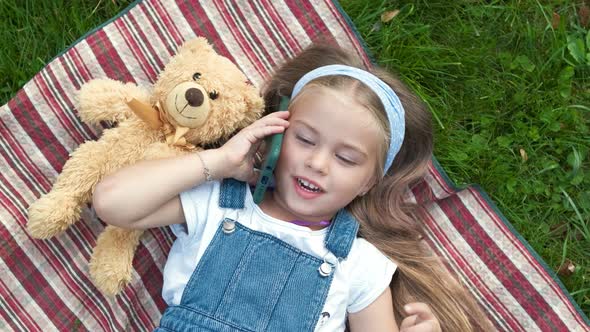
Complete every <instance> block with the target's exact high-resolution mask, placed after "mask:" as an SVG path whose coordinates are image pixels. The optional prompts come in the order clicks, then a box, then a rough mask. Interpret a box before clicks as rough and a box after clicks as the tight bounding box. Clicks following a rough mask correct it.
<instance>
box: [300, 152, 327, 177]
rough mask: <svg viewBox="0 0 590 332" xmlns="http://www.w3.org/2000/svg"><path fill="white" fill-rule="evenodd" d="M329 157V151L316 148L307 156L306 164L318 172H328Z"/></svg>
mask: <svg viewBox="0 0 590 332" xmlns="http://www.w3.org/2000/svg"><path fill="white" fill-rule="evenodd" d="M329 158H330V154H329V153H328V152H327V151H321V150H315V151H313V152H311V153H310V154H309V155H308V156H307V160H306V161H305V166H307V167H309V168H311V169H312V170H314V171H316V172H318V173H321V174H326V173H327V171H328V163H329Z"/></svg>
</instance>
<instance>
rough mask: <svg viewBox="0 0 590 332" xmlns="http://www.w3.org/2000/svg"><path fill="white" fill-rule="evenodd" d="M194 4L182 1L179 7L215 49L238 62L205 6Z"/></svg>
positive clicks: (196, 30) (192, 25) (189, 21)
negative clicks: (208, 15) (204, 9)
mask: <svg viewBox="0 0 590 332" xmlns="http://www.w3.org/2000/svg"><path fill="white" fill-rule="evenodd" d="M193 5H194V4H192V3H188V2H181V3H179V4H178V8H179V9H180V11H181V13H182V14H183V15H184V18H185V19H186V20H187V22H188V23H189V25H190V26H191V27H192V28H193V29H194V30H195V32H197V35H199V34H198V33H201V34H200V36H203V37H205V38H207V40H208V41H209V43H211V44H213V45H215V51H216V52H217V53H219V54H221V55H223V56H225V57H227V58H228V59H230V60H231V61H232V62H233V63H236V61H235V58H234V57H233V55H232V54H231V53H230V51H229V50H228V49H227V47H226V46H225V44H224V43H223V41H222V39H221V36H220V35H219V33H218V32H217V29H216V28H215V27H214V26H213V24H212V23H211V21H210V20H209V18H208V17H207V14H206V13H205V12H204V11H203V8H202V7H201V6H199V5H197V6H193Z"/></svg>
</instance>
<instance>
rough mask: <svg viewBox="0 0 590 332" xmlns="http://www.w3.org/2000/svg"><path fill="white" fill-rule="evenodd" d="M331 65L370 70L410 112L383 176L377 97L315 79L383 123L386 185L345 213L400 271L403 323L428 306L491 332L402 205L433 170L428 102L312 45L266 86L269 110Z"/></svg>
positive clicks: (353, 83)
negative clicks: (407, 309) (411, 308)
mask: <svg viewBox="0 0 590 332" xmlns="http://www.w3.org/2000/svg"><path fill="white" fill-rule="evenodd" d="M330 64H344V65H348V66H353V67H357V68H362V69H365V70H369V71H370V72H372V73H373V74H375V75H376V76H377V77H379V78H380V79H382V80H383V81H384V82H386V83H387V84H389V85H390V86H391V88H392V89H393V90H394V91H395V92H396V94H397V95H398V97H399V99H400V101H401V103H402V105H403V107H404V110H405V122H406V123H405V125H406V131H405V136H404V142H403V145H402V147H401V149H400V151H399V153H398V154H397V155H396V157H395V159H394V161H393V164H392V166H391V168H390V169H389V170H388V171H387V172H386V173H385V174H384V172H383V168H382V166H381V165H383V164H384V158H385V155H386V152H387V147H388V146H389V126H388V121H387V117H386V115H385V110H384V109H383V105H382V104H381V101H380V100H379V98H378V97H377V95H376V94H375V93H373V92H372V91H371V90H370V89H369V88H368V87H367V86H365V85H364V84H361V83H360V82H359V81H358V80H355V79H352V78H349V77H346V76H327V77H322V78H318V79H316V80H314V81H313V82H312V83H313V84H314V85H321V86H326V87H329V88H333V89H347V91H349V90H348V89H350V91H353V92H354V93H355V96H356V98H357V101H358V102H359V103H361V104H362V105H364V106H365V107H366V108H367V109H368V110H370V111H371V114H372V115H373V116H374V117H375V119H376V120H377V121H378V123H380V124H381V127H382V131H383V134H384V137H385V139H384V140H383V144H382V147H381V151H382V153H381V154H380V156H379V157H378V162H377V165H378V169H376V170H375V173H376V174H377V176H378V177H379V178H380V180H379V181H376V185H375V186H373V187H372V189H371V190H369V192H368V193H367V194H366V195H364V196H360V197H357V198H356V199H355V200H353V201H352V202H351V203H350V204H349V205H348V207H347V209H348V210H349V211H350V212H351V213H352V214H353V215H354V216H355V217H356V218H357V220H358V221H359V223H360V229H359V236H361V237H363V238H365V239H366V240H367V241H369V242H370V243H372V244H373V245H374V246H375V247H377V248H378V249H379V250H381V252H383V253H384V254H385V255H387V256H388V257H390V258H391V259H392V260H393V261H395V262H396V264H397V266H398V267H397V271H396V273H395V274H394V276H393V278H392V281H391V284H390V288H391V292H392V299H393V305H394V307H393V310H394V315H395V319H396V321H397V323H398V324H399V323H401V321H402V320H403V318H404V317H405V316H406V315H405V313H404V312H403V306H404V305H405V304H407V303H410V302H424V303H426V304H428V305H429V306H430V307H431V309H432V310H433V312H434V314H435V315H436V317H437V318H438V320H439V322H440V324H441V327H442V330H443V331H488V330H491V329H493V328H492V326H491V325H490V323H489V321H488V319H487V317H486V316H485V314H484V313H483V311H482V310H481V309H480V308H479V306H478V304H477V303H476V302H475V300H474V299H473V297H472V296H471V295H470V294H469V293H468V292H466V291H465V290H464V289H463V287H461V285H460V284H459V283H457V282H456V281H455V280H454V279H453V278H452V277H450V276H449V275H448V272H447V271H446V270H445V269H444V268H443V266H442V264H441V259H440V258H439V257H435V256H433V255H432V254H431V253H430V251H429V249H428V247H427V246H426V245H424V244H423V242H422V241H421V239H422V238H423V237H424V228H423V225H422V223H421V220H420V217H419V213H417V206H416V205H412V204H408V203H406V202H404V200H403V195H404V191H405V189H406V188H411V187H412V186H413V185H414V184H416V182H417V181H418V180H420V179H421V178H422V177H423V176H424V175H425V173H426V172H427V169H428V163H429V161H430V159H431V157H432V151H433V134H432V131H433V129H432V124H431V116H430V113H429V112H428V110H427V109H426V108H425V107H424V104H423V103H421V102H420V101H419V100H418V98H417V97H415V96H414V94H412V93H411V92H410V90H409V89H408V88H407V87H406V86H405V85H404V84H403V83H402V82H401V81H400V80H399V79H397V78H396V77H395V76H393V75H392V74H391V73H389V72H387V71H385V70H383V69H381V68H371V69H367V68H364V66H363V64H362V62H361V61H360V59H358V58H357V57H355V56H353V55H351V54H349V53H347V52H345V51H344V50H342V49H340V48H338V47H334V46H327V45H312V46H311V47H309V48H307V49H305V50H304V51H303V52H302V53H300V54H299V55H298V56H296V57H295V58H293V59H291V60H289V61H287V62H286V63H285V64H283V65H282V66H281V67H280V68H278V69H277V70H276V72H275V73H274V74H273V76H272V77H271V79H270V80H269V81H268V82H267V83H266V85H265V87H264V89H263V97H264V100H265V104H266V108H267V109H266V111H267V112H272V111H275V110H276V108H277V105H278V100H279V96H290V95H291V92H292V91H293V86H294V85H295V83H296V82H297V81H298V80H299V78H301V77H302V76H303V75H304V74H305V73H307V72H309V71H311V70H313V69H315V68H317V67H320V66H325V65H330Z"/></svg>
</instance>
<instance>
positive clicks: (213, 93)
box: [209, 90, 219, 100]
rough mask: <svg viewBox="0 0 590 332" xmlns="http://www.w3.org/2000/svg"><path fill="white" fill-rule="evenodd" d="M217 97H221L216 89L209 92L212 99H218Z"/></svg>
mask: <svg viewBox="0 0 590 332" xmlns="http://www.w3.org/2000/svg"><path fill="white" fill-rule="evenodd" d="M217 97H219V92H217V91H215V90H213V91H211V92H209V98H211V100H215V99H217Z"/></svg>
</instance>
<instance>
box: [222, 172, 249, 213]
mask: <svg viewBox="0 0 590 332" xmlns="http://www.w3.org/2000/svg"><path fill="white" fill-rule="evenodd" d="M247 189H248V186H247V185H246V183H245V182H242V181H238V180H236V179H231V178H230V179H223V181H222V182H221V187H220V190H219V207H222V208H227V209H243V208H244V200H245V199H246V190H247Z"/></svg>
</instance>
